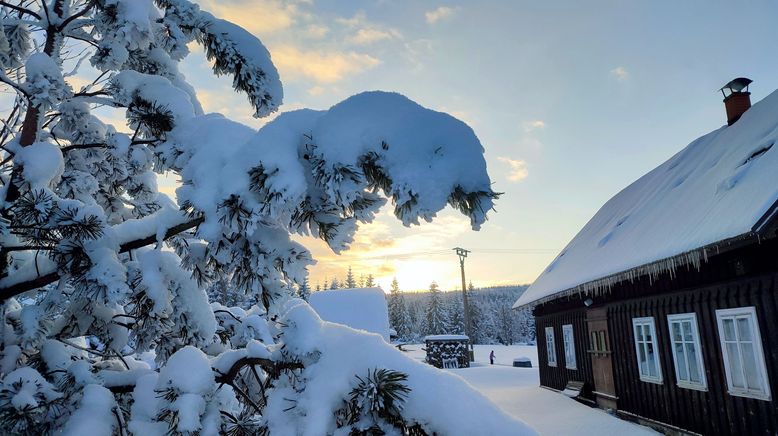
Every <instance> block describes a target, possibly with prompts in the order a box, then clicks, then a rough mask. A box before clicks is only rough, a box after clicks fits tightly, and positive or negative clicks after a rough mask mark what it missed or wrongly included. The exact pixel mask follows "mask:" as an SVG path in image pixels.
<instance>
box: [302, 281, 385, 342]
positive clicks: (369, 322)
mask: <svg viewBox="0 0 778 436" xmlns="http://www.w3.org/2000/svg"><path fill="white" fill-rule="evenodd" d="M308 302H309V303H310V305H311V307H313V309H314V310H315V311H316V313H317V314H318V315H319V316H320V317H321V319H323V320H325V321H329V322H335V323H338V324H343V325H346V326H349V327H351V328H353V329H357V330H364V331H367V332H370V333H378V334H379V335H381V336H382V337H383V338H384V340H385V341H387V342H388V341H389V314H388V311H387V308H386V294H385V293H384V291H383V290H381V289H380V288H356V289H338V290H332V291H319V292H314V293H312V294H311V295H310V297H309V298H308Z"/></svg>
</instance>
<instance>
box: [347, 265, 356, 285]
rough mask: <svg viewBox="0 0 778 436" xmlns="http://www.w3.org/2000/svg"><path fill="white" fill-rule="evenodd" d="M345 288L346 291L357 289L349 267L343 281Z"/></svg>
mask: <svg viewBox="0 0 778 436" xmlns="http://www.w3.org/2000/svg"><path fill="white" fill-rule="evenodd" d="M344 284H345V287H346V288H348V289H353V288H356V287H357V282H355V281H354V273H353V272H351V265H349V267H348V273H347V274H346V281H345V283H344Z"/></svg>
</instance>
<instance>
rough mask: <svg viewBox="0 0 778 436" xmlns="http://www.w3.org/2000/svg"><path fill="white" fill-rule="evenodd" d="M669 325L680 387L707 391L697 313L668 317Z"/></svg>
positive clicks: (676, 375)
mask: <svg viewBox="0 0 778 436" xmlns="http://www.w3.org/2000/svg"><path fill="white" fill-rule="evenodd" d="M667 323H668V325H669V326H670V342H671V344H672V350H673V362H675V379H676V380H677V381H678V386H680V387H682V388H689V389H699V390H707V384H706V380H705V367H704V366H703V363H702V351H701V347H700V334H699V331H698V330H697V315H696V314H695V313H679V314H677V315H668V316H667Z"/></svg>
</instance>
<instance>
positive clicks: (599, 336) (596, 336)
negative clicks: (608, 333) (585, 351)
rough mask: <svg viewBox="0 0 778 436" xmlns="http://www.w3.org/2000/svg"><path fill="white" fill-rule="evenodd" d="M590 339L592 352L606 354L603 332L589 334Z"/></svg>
mask: <svg viewBox="0 0 778 436" xmlns="http://www.w3.org/2000/svg"><path fill="white" fill-rule="evenodd" d="M590 335H591V337H592V338H591V339H592V350H591V351H592V352H594V353H596V354H598V353H607V352H608V349H607V347H606V346H605V330H597V331H593V332H591V333H590Z"/></svg>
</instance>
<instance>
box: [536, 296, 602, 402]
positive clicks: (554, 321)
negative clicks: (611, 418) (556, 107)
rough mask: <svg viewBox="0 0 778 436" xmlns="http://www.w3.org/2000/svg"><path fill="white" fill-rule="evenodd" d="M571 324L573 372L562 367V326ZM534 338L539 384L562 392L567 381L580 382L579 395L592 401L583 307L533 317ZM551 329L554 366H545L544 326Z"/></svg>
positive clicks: (563, 359)
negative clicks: (536, 341)
mask: <svg viewBox="0 0 778 436" xmlns="http://www.w3.org/2000/svg"><path fill="white" fill-rule="evenodd" d="M565 324H572V325H573V339H574V341H575V360H576V369H574V370H573V369H567V368H565V365H566V362H565V346H564V339H563V336H562V326H563V325H565ZM535 325H536V326H537V338H538V364H539V366H540V368H539V372H540V384H541V385H543V386H547V387H550V388H553V389H557V390H562V389H564V388H565V385H567V382H569V381H582V382H585V383H586V385H585V387H584V390H583V392H582V396H583V397H584V398H586V399H589V400H592V401H593V400H594V397H593V395H592V388H593V383H594V376H593V375H592V360H591V359H590V358H589V354H588V353H587V350H588V349H589V340H588V339H587V337H588V333H587V328H586V311H585V310H584V308H583V306H582V307H581V308H580V309H574V310H567V311H564V312H560V313H554V314H550V315H545V316H539V317H537V318H535ZM549 326H550V327H553V328H554V345H555V347H556V361H557V366H556V367H551V366H548V353H546V327H549Z"/></svg>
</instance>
